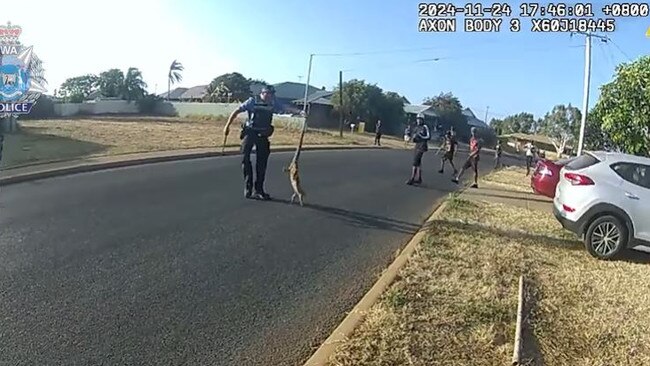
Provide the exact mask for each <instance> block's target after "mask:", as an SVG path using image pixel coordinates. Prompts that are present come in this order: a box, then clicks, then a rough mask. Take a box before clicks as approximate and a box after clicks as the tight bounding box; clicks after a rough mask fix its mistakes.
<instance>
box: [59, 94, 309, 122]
mask: <svg viewBox="0 0 650 366" xmlns="http://www.w3.org/2000/svg"><path fill="white" fill-rule="evenodd" d="M238 106H239V104H235V103H189V102H159V103H158V104H157V105H156V106H155V108H154V113H155V114H157V115H162V116H178V117H181V118H182V117H188V116H224V117H227V116H229V115H230V113H232V111H233V110H235V108H237V107H238ZM138 113H140V111H139V109H138V104H137V103H136V102H128V101H126V100H98V101H91V102H84V103H57V104H54V114H55V116H56V117H69V116H75V115H85V116H89V115H99V114H138ZM275 120H276V121H278V122H281V123H282V124H284V125H285V126H296V127H298V126H301V125H302V121H303V119H302V118H298V117H289V116H276V117H275Z"/></svg>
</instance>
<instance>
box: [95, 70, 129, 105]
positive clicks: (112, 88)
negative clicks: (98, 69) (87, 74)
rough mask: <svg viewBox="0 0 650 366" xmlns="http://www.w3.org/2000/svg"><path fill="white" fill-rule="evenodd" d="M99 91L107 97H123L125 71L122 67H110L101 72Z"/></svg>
mask: <svg viewBox="0 0 650 366" xmlns="http://www.w3.org/2000/svg"><path fill="white" fill-rule="evenodd" d="M98 85H99V91H100V92H101V93H102V95H104V96H105V97H111V98H115V97H122V96H123V95H124V73H123V72H122V70H120V69H110V70H108V71H104V72H102V73H101V74H99V80H98Z"/></svg>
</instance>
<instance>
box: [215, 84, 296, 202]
mask: <svg viewBox="0 0 650 366" xmlns="http://www.w3.org/2000/svg"><path fill="white" fill-rule="evenodd" d="M286 109H288V110H290V111H292V112H296V113H299V114H300V115H302V116H304V113H303V111H299V110H297V109H295V108H290V107H287V108H286ZM282 111H283V108H281V105H280V104H279V103H278V102H277V101H276V99H275V88H274V87H273V86H272V85H267V86H265V87H264V88H262V91H261V92H260V95H259V98H258V99H255V98H253V97H251V98H249V99H248V100H247V101H245V102H244V103H242V104H241V105H240V106H239V107H238V108H237V109H235V110H234V111H233V112H232V114H231V115H230V117H229V118H228V122H226V126H225V127H224V129H223V133H224V135H225V136H228V134H229V133H230V125H231V124H232V123H233V121H234V120H235V118H237V116H238V115H239V114H240V113H242V112H247V113H248V119H247V120H246V122H244V123H243V124H242V130H241V133H240V134H239V138H240V139H241V140H242V142H241V152H242V154H243V159H242V171H243V173H244V185H245V186H244V197H246V198H254V199H258V200H264V201H266V200H270V199H271V196H270V195H269V194H268V193H266V192H265V191H264V179H265V177H266V166H267V164H268V160H269V155H270V154H271V143H270V141H269V137H271V135H273V131H274V130H275V128H274V127H273V113H281V112H282ZM253 147H255V149H256V162H255V173H256V174H255V183H254V184H253V165H252V163H251V153H252V151H253Z"/></svg>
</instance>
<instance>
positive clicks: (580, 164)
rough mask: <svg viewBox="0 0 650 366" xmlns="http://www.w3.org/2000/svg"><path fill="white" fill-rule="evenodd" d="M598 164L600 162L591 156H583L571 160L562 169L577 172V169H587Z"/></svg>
mask: <svg viewBox="0 0 650 366" xmlns="http://www.w3.org/2000/svg"><path fill="white" fill-rule="evenodd" d="M598 163H600V160H598V159H596V158H595V157H593V156H592V155H589V154H584V155H581V156H578V157H577V158H575V159H573V160H571V161H570V162H569V163H568V164H567V165H565V166H564V168H565V169H566V170H579V169H584V168H588V167H590V166H592V165H596V164H598Z"/></svg>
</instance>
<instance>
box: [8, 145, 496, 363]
mask: <svg viewBox="0 0 650 366" xmlns="http://www.w3.org/2000/svg"><path fill="white" fill-rule="evenodd" d="M411 156H412V155H411V152H406V151H396V150H375V151H372V150H367V151H365V150H364V151H330V152H304V153H303V155H302V157H301V176H302V178H303V180H304V183H303V184H304V187H305V190H306V191H307V193H308V196H307V197H306V202H307V205H306V206H305V207H303V208H301V207H299V206H297V205H295V206H290V205H288V204H287V202H288V201H287V199H288V198H289V197H290V195H291V191H290V187H289V182H288V178H287V176H286V175H285V174H284V173H283V172H282V171H281V167H282V166H283V165H284V164H286V163H287V162H288V161H289V160H290V154H281V153H278V154H274V155H272V157H271V161H270V165H269V173H268V184H267V190H268V191H269V193H271V194H272V195H274V196H276V198H279V199H281V200H279V201H275V202H259V201H250V200H245V199H244V198H243V194H242V188H241V187H242V183H241V178H240V165H239V161H240V158H239V157H237V156H233V157H223V158H210V159H201V160H192V161H182V162H171V163H161V164H154V165H145V166H137V167H130V168H122V169H115V170H106V171H101V172H94V173H86V174H78V175H72V176H66V177H59V178H52V179H47V180H42V181H36V182H31V183H24V184H17V185H11V186H7V187H2V188H1V191H0V279H1V280H0V365H5V364H7V365H39V366H41V365H118V364H119V365H208V364H209V365H294V364H299V363H300V362H304V361H305V360H306V359H307V358H308V357H309V356H310V354H311V353H312V352H313V350H314V348H315V347H317V346H318V345H319V344H320V342H322V341H323V340H324V338H325V337H326V336H327V335H328V334H329V333H330V332H331V331H332V330H333V329H334V327H336V325H337V324H338V323H339V322H340V321H341V320H342V319H343V317H344V316H345V313H346V311H348V310H349V309H351V307H352V306H353V305H354V304H355V303H356V302H357V301H358V300H359V299H360V298H361V297H362V296H363V294H364V293H365V291H367V290H368V289H369V288H370V287H371V286H372V284H373V283H374V281H375V280H376V278H377V276H378V275H379V274H380V273H381V271H382V270H383V269H384V268H385V267H386V266H387V265H388V264H389V263H390V262H391V261H392V259H393V257H394V254H395V252H396V251H397V250H398V249H399V248H400V247H401V246H402V245H403V244H404V243H405V242H406V241H408V239H409V238H410V236H412V234H413V233H414V232H415V231H416V230H417V228H418V226H419V225H420V224H421V223H422V221H423V220H424V219H426V217H427V216H428V215H429V214H430V212H431V210H432V208H433V204H434V203H435V201H436V200H438V199H440V198H441V197H443V196H444V195H445V194H446V193H448V192H450V191H452V190H454V189H456V188H457V186H456V185H454V184H453V183H452V182H451V181H450V174H449V173H445V175H444V176H442V175H439V174H438V173H437V172H435V171H436V170H437V168H438V163H439V161H438V157H434V153H433V151H431V152H429V153H427V155H425V158H424V164H425V169H426V170H425V172H424V181H425V185H424V186H423V187H419V188H417V187H409V186H406V185H405V184H404V182H405V180H406V178H408V174H409V172H410V163H411ZM465 156H466V155H464V154H463V153H461V154H459V157H458V158H457V161H458V162H459V163H460V161H461V160H462V159H464V158H465ZM491 164H492V158H491V157H490V156H485V157H484V158H483V161H482V170H483V172H486V171H487V170H489V167H490V165H491ZM466 178H467V179H470V178H471V174H470V172H468V174H466Z"/></svg>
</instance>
